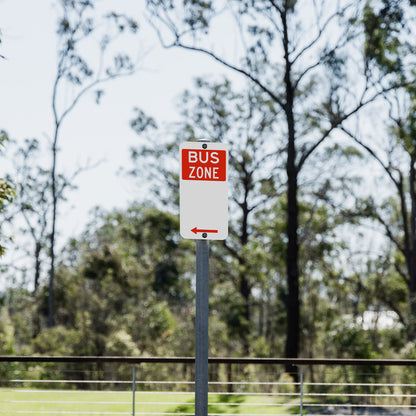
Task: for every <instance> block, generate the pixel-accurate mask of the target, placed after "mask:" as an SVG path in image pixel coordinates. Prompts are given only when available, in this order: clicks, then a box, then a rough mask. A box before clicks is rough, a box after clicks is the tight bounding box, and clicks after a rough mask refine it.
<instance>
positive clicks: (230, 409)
mask: <svg viewBox="0 0 416 416" xmlns="http://www.w3.org/2000/svg"><path fill="white" fill-rule="evenodd" d="M245 400H246V399H245V397H244V396H238V395H236V396H229V395H226V394H218V395H215V396H211V398H210V400H209V403H213V404H209V405H208V412H209V413H235V414H239V413H240V406H238V404H240V403H244V402H245ZM227 404H228V405H230V404H233V406H227ZM169 412H171V413H195V405H194V401H193V400H190V402H189V404H185V405H180V406H176V407H175V408H174V409H172V410H169Z"/></svg>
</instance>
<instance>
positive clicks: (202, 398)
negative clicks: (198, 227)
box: [195, 240, 209, 416]
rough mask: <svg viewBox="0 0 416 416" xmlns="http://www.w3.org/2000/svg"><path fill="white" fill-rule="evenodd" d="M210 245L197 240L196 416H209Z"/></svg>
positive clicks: (205, 241)
mask: <svg viewBox="0 0 416 416" xmlns="http://www.w3.org/2000/svg"><path fill="white" fill-rule="evenodd" d="M208 275H209V243H208V241H207V240H196V317H195V416H207V415H208V288H209V281H208Z"/></svg>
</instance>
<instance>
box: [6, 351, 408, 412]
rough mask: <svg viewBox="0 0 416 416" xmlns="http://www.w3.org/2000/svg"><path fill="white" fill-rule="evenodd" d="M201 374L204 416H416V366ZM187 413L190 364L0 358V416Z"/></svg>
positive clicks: (336, 364)
mask: <svg viewBox="0 0 416 416" xmlns="http://www.w3.org/2000/svg"><path fill="white" fill-rule="evenodd" d="M287 365H291V366H294V367H295V368H298V370H299V373H298V374H297V375H296V377H294V378H292V377H291V375H288V374H286V373H285V366H287ZM209 370H210V374H209V395H208V403H209V406H208V414H209V415H210V416H217V415H218V416H220V415H221V416H231V415H233V416H235V415H242V416H269V415H272V414H279V415H284V414H287V415H289V414H291V415H293V414H299V415H301V414H308V415H314V416H318V415H331V414H332V415H352V414H354V415H362V416H364V415H393V414H394V415H403V416H404V415H405V416H410V415H416V360H385V359H383V360H365V359H364V360H363V359H362V360H357V359H306V358H298V359H284V358H230V357H226V358H224V357H212V358H209ZM194 408H195V404H194V358H193V357H62V356H59V357H57V356H0V416H14V415H19V414H20V415H22V414H24V415H73V416H75V415H148V416H159V415H160V416H162V415H184V416H185V415H194Z"/></svg>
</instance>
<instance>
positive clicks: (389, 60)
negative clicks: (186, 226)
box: [0, 0, 416, 370]
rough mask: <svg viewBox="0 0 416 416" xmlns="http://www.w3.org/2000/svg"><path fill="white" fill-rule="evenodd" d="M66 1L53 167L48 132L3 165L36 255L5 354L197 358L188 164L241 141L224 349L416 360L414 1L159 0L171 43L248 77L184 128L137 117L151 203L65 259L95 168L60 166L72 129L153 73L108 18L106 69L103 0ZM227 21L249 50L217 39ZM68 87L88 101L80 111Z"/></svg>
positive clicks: (216, 350)
mask: <svg viewBox="0 0 416 416" xmlns="http://www.w3.org/2000/svg"><path fill="white" fill-rule="evenodd" d="M58 3H59V4H60V5H61V6H62V10H61V11H62V14H61V15H60V18H59V22H58V30H57V35H58V40H59V41H58V44H59V48H58V66H57V72H56V74H57V75H56V78H55V80H54V84H53V85H54V88H53V94H52V100H51V111H52V113H53V114H54V123H53V126H52V134H51V136H50V143H51V146H50V149H49V153H50V155H51V163H50V164H46V165H42V164H40V162H39V154H40V152H42V151H43V149H44V145H43V144H42V143H41V141H40V140H39V139H27V140H26V141H25V142H24V143H23V144H19V145H17V144H13V143H10V144H9V145H8V147H7V149H6V152H5V153H4V157H9V158H13V162H14V170H13V172H10V174H9V175H8V176H7V180H3V181H2V182H0V186H1V188H0V191H1V193H0V198H1V199H2V200H5V201H7V202H9V203H8V204H7V206H5V205H3V204H1V205H0V211H1V216H2V220H1V221H2V224H3V225H5V227H6V228H7V229H8V230H10V229H12V230H15V233H16V234H18V235H19V238H16V242H15V244H16V247H15V250H18V251H19V252H20V253H22V255H23V254H24V255H25V256H27V257H26V258H27V261H26V263H25V266H24V267H23V269H22V270H20V271H18V270H16V268H15V267H14V266H15V265H13V264H8V265H5V267H3V269H4V270H2V273H3V275H4V276H5V277H6V281H9V282H12V281H14V280H15V279H13V278H15V277H16V276H17V275H18V274H20V275H21V276H23V278H22V279H20V280H19V281H17V282H16V284H8V285H7V287H5V288H4V289H3V290H2V295H1V314H2V319H1V327H0V353H4V354H6V353H44V354H52V353H53V354H74V355H111V354H112V355H118V354H120V355H125V354H128V355H141V354H148V355H193V352H194V327H193V325H194V324H193V314H194V305H193V302H194V288H195V281H194V252H193V250H194V248H193V244H192V242H189V241H185V240H181V239H180V237H179V233H178V228H179V227H178V221H179V219H178V217H177V212H178V209H177V208H178V206H177V205H178V166H177V163H178V162H177V159H178V148H179V143H180V142H182V141H186V140H198V139H209V140H212V141H220V142H225V143H228V144H229V147H230V235H229V237H228V239H227V240H225V241H224V242H223V243H215V244H212V246H211V276H210V340H211V341H210V354H211V355H224V356H227V355H237V356H247V355H253V356H287V357H296V356H300V355H301V356H308V357H318V356H319V357H322V356H327V357H329V356H330V357H346V356H349V357H355V358H372V357H387V356H388V357H392V356H393V357H394V356H401V357H404V356H405V357H409V358H410V357H413V356H414V354H415V350H414V344H413V342H414V337H415V323H414V322H415V319H416V302H415V297H416V252H415V250H416V188H415V187H416V183H415V182H416V171H415V162H416V153H415V146H414V141H415V140H414V137H415V132H416V129H415V117H414V114H413V113H414V107H415V88H414V85H415V84H414V78H415V70H414V56H415V55H414V52H415V50H414V48H415V45H414V34H415V28H414V23H413V17H414V14H415V9H414V6H415V4H414V2H412V1H388V0H380V1H375V0H374V1H365V2H363V1H352V0H351V1H343V2H332V1H325V0H321V1H314V2H310V1H300V0H299V1H288V0H280V1H275V0H268V1H264V0H263V1H260V0H251V1H241V0H239V1H228V2H227V7H226V8H224V4H223V3H222V2H221V1H208V2H206V1H195V2H191V3H190V2H188V1H182V0H177V1H173V2H172V1H164V0H157V1H151V0H148V1H147V10H148V12H149V13H150V14H151V18H152V19H153V24H154V28H155V30H156V31H157V33H158V34H159V36H160V39H161V42H162V43H163V44H164V45H165V46H166V47H167V48H174V47H175V48H182V49H186V50H189V52H190V53H196V54H197V53H200V54H204V55H208V56H209V57H211V58H212V59H213V60H215V61H217V62H219V63H220V64H221V65H223V66H224V67H225V68H227V69H228V70H229V72H228V74H229V76H225V77H223V78H215V77H212V78H200V79H197V80H195V85H194V88H193V89H192V90H188V91H185V92H184V93H183V95H182V96H181V97H180V99H179V100H178V102H179V105H178V108H179V111H180V115H179V116H178V120H177V122H176V123H175V124H174V125H173V126H172V125H169V126H167V125H164V124H161V125H158V124H157V122H156V121H155V120H154V119H153V118H152V117H151V115H147V114H145V113H144V112H143V111H142V110H141V109H138V108H136V109H135V110H134V116H133V118H132V120H131V127H132V129H133V130H134V131H135V132H136V133H137V134H138V137H139V143H140V144H139V145H137V146H136V147H134V148H132V149H131V162H130V166H129V167H127V168H124V173H123V174H125V175H128V176H130V177H131V178H132V180H133V181H137V186H138V189H139V192H140V191H141V193H142V194H143V195H144V196H143V197H142V198H141V199H139V200H138V201H136V202H135V203H132V204H131V205H130V206H129V207H127V208H125V209H124V210H114V211H110V212H105V211H103V210H102V209H100V208H97V209H96V211H94V212H93V213H92V214H91V222H90V223H89V224H88V226H87V227H86V229H85V232H84V233H83V234H82V235H80V236H74V238H72V239H71V240H70V241H68V243H67V244H66V245H65V249H64V250H63V251H62V252H60V253H57V252H56V232H57V230H58V229H59V222H60V216H59V213H60V211H59V206H60V205H62V204H63V203H64V202H65V197H66V195H67V193H68V192H69V191H70V188H71V187H72V186H73V183H74V177H75V176H77V175H78V174H81V173H82V171H83V170H84V169H89V168H91V167H90V166H85V167H81V168H80V169H79V170H78V171H76V172H74V173H73V176H69V177H68V176H65V175H63V174H61V173H60V170H59V163H58V156H60V153H59V146H58V143H59V137H60V136H59V134H60V131H61V129H62V128H63V121H64V119H66V117H69V116H70V113H71V111H72V109H73V108H75V107H76V106H77V105H78V102H79V101H80V100H81V99H82V98H83V96H84V95H86V94H89V93H92V94H94V96H95V98H96V100H97V103H99V101H100V97H101V96H102V94H103V89H102V88H101V85H102V84H105V83H108V82H111V81H112V80H113V79H115V78H117V77H120V76H127V75H129V74H131V73H133V72H134V71H135V70H136V66H135V64H134V62H133V61H132V59H131V58H130V57H129V56H127V55H123V54H119V53H117V52H116V53H115V54H114V49H111V48H110V47H109V45H110V44H111V42H112V41H113V39H114V40H115V39H117V38H118V37H119V36H124V35H125V34H126V32H129V33H132V34H135V33H136V31H137V30H138V24H137V23H136V21H135V20H134V18H135V16H133V17H126V16H124V15H120V14H117V12H112V13H110V14H108V15H107V16H106V19H107V20H109V21H110V22H111V23H113V24H114V26H112V27H113V29H114V32H108V31H107V32H105V33H104V34H102V35H100V36H101V37H100V38H99V39H100V41H99V42H98V46H97V48H98V49H97V50H98V52H99V54H100V56H101V58H100V59H99V63H98V66H97V65H96V63H94V62H89V60H88V59H87V58H88V57H84V56H83V55H82V53H81V52H82V47H81V46H80V42H82V41H83V40H85V39H89V37H90V36H92V35H91V34H93V33H94V34H95V33H96V32H94V31H95V28H96V27H97V28H98V27H102V26H100V25H97V26H96V25H95V20H94V19H95V17H94V3H93V2H92V1H87V2H86V1H65V0H62V1H60V2H58ZM224 13H229V14H230V17H229V19H230V20H229V21H228V23H229V22H232V23H233V24H234V25H235V30H234V31H233V34H234V35H235V36H237V35H238V36H237V37H238V42H239V43H238V50H237V52H236V53H230V52H229V51H228V50H227V47H228V44H227V42H225V43H224V44H222V45H219V44H218V43H215V42H214V41H213V39H214V40H215V34H216V30H217V29H218V28H219V27H220V26H218V25H221V21H219V23H217V20H218V19H221V18H223V16H224ZM305 15H308V16H309V18H308V19H305ZM106 27H108V26H106ZM107 30H109V29H107ZM234 35H233V36H234ZM93 38H94V39H96V38H97V37H93ZM232 44H233V45H235V43H234V42H232ZM211 45H214V46H211ZM108 51H110V52H111V54H110V55H111V60H110V61H108V64H104V63H103V62H107V61H105V56H107V52H108ZM0 64H1V62H0ZM235 75H238V76H239V77H240V78H239V80H240V81H241V82H239V83H238V87H237V86H236V84H237V83H236V82H235V81H233V80H232V77H233V76H235ZM61 83H67V84H68V85H70V87H71V88H72V89H73V91H74V95H73V96H74V97H75V98H74V100H73V101H71V102H70V104H69V106H68V105H67V106H64V107H62V103H63V101H61V99H60V98H59V94H60V91H61V90H60V85H61ZM4 127H6V126H4ZM10 183H12V184H13V183H14V188H15V189H16V198H15V200H14V201H10V199H11V197H12V195H13V192H12V190H11V188H10V186H9V185H8V184H10ZM20 229H21V230H20ZM16 230H19V231H18V232H17V231H16ZM2 238H3V240H2V241H4V237H3V236H2ZM3 244H4V243H3ZM387 311H389V313H390V315H389V316H393V324H391V325H384V324H385V322H383V319H385V317H386V316H387V315H386V314H385V313H386V312H387ZM369 312H370V314H369ZM383 313H384V315H383ZM368 316H370V317H373V318H374V319H373V320H372V321H368ZM383 325H384V326H383ZM288 370H290V369H288Z"/></svg>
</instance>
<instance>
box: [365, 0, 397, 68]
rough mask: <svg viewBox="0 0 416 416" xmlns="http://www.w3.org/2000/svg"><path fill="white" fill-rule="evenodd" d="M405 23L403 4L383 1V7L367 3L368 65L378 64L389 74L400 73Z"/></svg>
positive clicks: (366, 51)
mask: <svg viewBox="0 0 416 416" xmlns="http://www.w3.org/2000/svg"><path fill="white" fill-rule="evenodd" d="M403 21H404V10H403V2H402V1H399V0H394V1H391V0H383V1H382V2H381V6H379V7H377V6H372V5H371V2H367V3H366V5H365V7H364V16H363V23H364V29H365V37H366V41H365V46H364V53H365V57H366V60H367V64H369V63H371V61H374V62H376V64H377V65H378V67H379V68H381V69H382V70H383V71H385V72H387V73H393V72H397V73H400V72H401V71H402V69H403V67H402V65H403V64H402V55H401V54H400V51H399V49H400V47H401V41H400V32H401V28H402V26H403Z"/></svg>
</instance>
